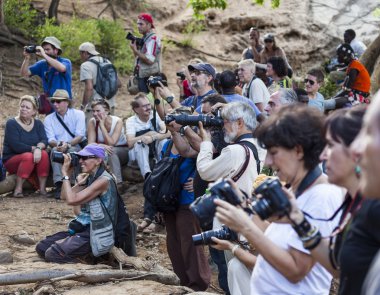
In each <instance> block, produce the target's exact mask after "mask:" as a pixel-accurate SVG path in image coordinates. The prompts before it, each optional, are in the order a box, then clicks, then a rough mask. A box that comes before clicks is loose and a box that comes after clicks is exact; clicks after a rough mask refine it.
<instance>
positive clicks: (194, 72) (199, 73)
mask: <svg viewBox="0 0 380 295" xmlns="http://www.w3.org/2000/svg"><path fill="white" fill-rule="evenodd" d="M191 74H195V75H196V76H199V75H201V74H205V75H209V74H208V73H207V72H204V71H199V70H194V71H192V72H191V73H190V75H191Z"/></svg>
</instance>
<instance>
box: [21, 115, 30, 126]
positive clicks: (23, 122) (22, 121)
mask: <svg viewBox="0 0 380 295" xmlns="http://www.w3.org/2000/svg"><path fill="white" fill-rule="evenodd" d="M19 119H20V121H21V123H22V124H25V125H27V126H30V125H32V123H33V119H31V120H30V122H29V123H26V122H25V121H24V120H23V119H21V118H20V117H19Z"/></svg>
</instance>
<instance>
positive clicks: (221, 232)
mask: <svg viewBox="0 0 380 295" xmlns="http://www.w3.org/2000/svg"><path fill="white" fill-rule="evenodd" d="M212 237H215V238H218V239H219V240H227V241H237V240H238V235H237V233H236V232H234V231H233V230H231V229H230V228H228V227H227V226H225V225H223V226H222V227H221V228H219V229H216V230H208V231H205V232H203V233H200V234H198V235H193V236H192V238H193V243H194V245H195V246H199V245H214V244H215V243H214V242H213V241H212V240H211V238H212Z"/></svg>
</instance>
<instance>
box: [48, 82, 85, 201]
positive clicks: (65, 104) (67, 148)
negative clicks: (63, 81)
mask: <svg viewBox="0 0 380 295" xmlns="http://www.w3.org/2000/svg"><path fill="white" fill-rule="evenodd" d="M50 102H51V104H52V105H53V106H54V110H55V112H54V113H51V114H50V115H48V116H46V118H45V121H44V126H45V131H46V135H47V138H48V143H49V145H50V146H51V147H52V153H51V167H52V170H53V181H54V186H55V198H56V199H60V196H61V187H62V173H61V167H62V163H59V162H56V161H54V157H53V155H54V152H55V151H58V152H61V153H68V152H75V151H78V150H79V149H80V144H82V145H84V144H85V142H83V138H85V134H86V124H85V116H84V113H83V112H82V111H80V110H77V109H74V108H72V107H71V99H70V97H69V94H68V92H67V91H66V90H64V89H58V90H56V91H55V92H54V94H53V95H52V96H51V97H50ZM78 170H79V169H78Z"/></svg>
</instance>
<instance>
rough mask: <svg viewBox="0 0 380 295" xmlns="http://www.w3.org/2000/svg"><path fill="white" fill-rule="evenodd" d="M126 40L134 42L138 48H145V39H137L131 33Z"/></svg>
mask: <svg viewBox="0 0 380 295" xmlns="http://www.w3.org/2000/svg"><path fill="white" fill-rule="evenodd" d="M125 38H126V39H127V40H130V41H132V42H135V43H136V46H137V47H143V45H144V39H143V38H139V37H136V36H135V35H133V34H132V33H131V32H129V33H128V34H127V36H126V37H125Z"/></svg>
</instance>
